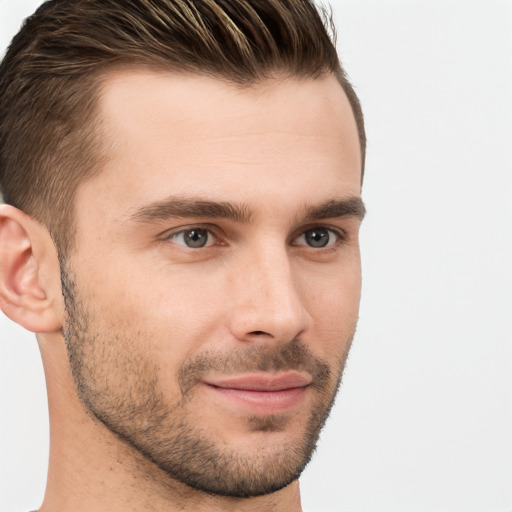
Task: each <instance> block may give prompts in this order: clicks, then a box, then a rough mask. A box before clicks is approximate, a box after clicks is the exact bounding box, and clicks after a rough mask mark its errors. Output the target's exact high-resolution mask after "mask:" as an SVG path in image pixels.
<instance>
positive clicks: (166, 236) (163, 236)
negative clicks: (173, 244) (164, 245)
mask: <svg viewBox="0 0 512 512" xmlns="http://www.w3.org/2000/svg"><path fill="white" fill-rule="evenodd" d="M194 229H203V230H205V231H208V234H209V235H210V236H213V237H214V238H215V239H216V241H218V240H219V239H220V238H221V234H220V230H219V229H218V228H217V227H216V226H212V225H211V224H188V225H185V226H179V227H175V228H171V229H167V230H165V231H163V232H162V233H160V234H159V235H158V237H157V238H158V240H160V241H162V242H169V241H170V240H171V238H172V237H175V236H177V235H179V234H181V233H184V232H186V231H193V230H194ZM207 247H208V246H207Z"/></svg>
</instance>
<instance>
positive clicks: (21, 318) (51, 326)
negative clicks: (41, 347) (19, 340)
mask: <svg viewBox="0 0 512 512" xmlns="http://www.w3.org/2000/svg"><path fill="white" fill-rule="evenodd" d="M44 229H45V228H44V227H43V226H42V225H41V224H39V223H38V222H37V221H35V220H34V219H32V218H31V217H29V216H28V215H27V214H25V213H23V212H22V211H20V210H18V209H16V208H14V207H13V206H9V205H1V206H0V308H1V309H2V311H3V312H4V313H5V314H6V315H7V316H8V317H9V318H11V320H13V321H14V322H16V323H18V324H20V325H21V326H23V327H25V328H26V329H28V330H30V331H33V332H36V333H42V332H54V331H57V330H59V329H60V326H61V324H60V322H59V316H60V315H59V314H58V311H57V308H56V307H55V306H56V301H55V300H52V296H53V295H55V292H54V288H55V287H52V286H49V280H48V278H46V279H42V276H41V274H42V267H43V266H45V267H46V271H47V272H48V263H49V262H48V261H43V260H45V255H48V248H44V247H42V246H41V245H44V244H45V243H47V242H46V241H45V237H43V236H41V233H40V231H41V230H44ZM48 238H49V237H48ZM46 259H48V258H46ZM50 272H51V270H50ZM55 273H56V276H55V279H58V275H59V272H58V268H57V269H55Z"/></svg>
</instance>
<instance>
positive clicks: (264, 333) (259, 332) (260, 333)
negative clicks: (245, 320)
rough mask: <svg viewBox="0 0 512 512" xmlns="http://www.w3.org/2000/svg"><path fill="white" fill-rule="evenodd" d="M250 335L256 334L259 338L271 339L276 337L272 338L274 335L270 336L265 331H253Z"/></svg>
mask: <svg viewBox="0 0 512 512" xmlns="http://www.w3.org/2000/svg"><path fill="white" fill-rule="evenodd" d="M249 334H254V335H257V336H261V335H264V336H270V337H271V338H273V337H274V336H272V334H270V333H269V332H265V331H252V332H250V333H249Z"/></svg>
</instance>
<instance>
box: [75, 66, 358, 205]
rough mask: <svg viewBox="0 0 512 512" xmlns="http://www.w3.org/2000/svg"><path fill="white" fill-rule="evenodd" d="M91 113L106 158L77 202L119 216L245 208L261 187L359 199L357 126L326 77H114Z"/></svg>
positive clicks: (142, 72) (263, 190)
mask: <svg viewBox="0 0 512 512" xmlns="http://www.w3.org/2000/svg"><path fill="white" fill-rule="evenodd" d="M99 105H100V117H101V123H100V124H101V129H102V130H103V135H102V137H103V139H104V140H105V141H106V144H107V146H108V150H107V152H108V158H107V161H106V163H105V165H104V168H102V170H101V172H100V173H99V174H97V175H95V176H94V177H93V178H92V179H91V180H90V181H89V182H86V183H85V184H83V185H82V186H81V189H82V190H79V195H78V200H80V195H82V196H83V195H89V196H90V197H88V198H87V199H86V200H87V201H89V200H93V201H101V200H103V201H104V202H103V205H106V204H108V205H109V209H114V208H116V207H118V208H120V209H124V210H127V209H130V208H132V207H137V205H138V204H139V203H142V202H143V201H148V200H153V201H155V200H159V199H162V198H163V197H166V196H169V195H171V194H175V195H180V194H181V195H190V193H191V192H193V193H194V194H196V195H199V196H207V197H208V198H209V199H211V198H213V199H217V200H233V201H235V200H237V201H245V202H247V201H248V200H249V202H250V199H251V196H255V195H256V194H257V193H261V194H264V195H265V194H268V188H269V186H272V187H274V188H278V189H281V190H280V191H281V192H283V191H284V190H286V191H287V192H288V195H293V194H294V193H295V192H297V193H299V189H301V190H302V192H304V190H305V189H307V188H309V189H310V190H314V189H315V188H322V186H324V187H326V188H327V187H332V186H337V187H339V188H340V191H339V193H338V194H337V195H358V194H359V192H360V190H359V189H360V169H361V156H360V148H359V140H358V134H357V128H356V123H355V120H354V116H353V114H352V111H351V107H350V104H349V102H348V100H347V98H346V96H345V93H344V92H343V90H342V88H341V86H340V85H339V84H338V82H337V80H336V79H335V77H334V76H332V75H327V76H324V77H321V78H316V79H291V78H279V77H276V78H273V79H269V80H267V81H265V82H263V83H259V84H256V85H253V86H248V87H244V88H242V87H240V86H237V85H235V84H232V83H227V82H223V81H220V80H217V79H213V78H209V77H204V76H197V75H194V76H184V75H177V74H173V73H168V72H155V71H147V70H130V71H122V72H121V71H118V72H116V73H114V74H111V75H110V76H107V77H106V78H105V80H104V81H103V85H102V88H101V92H100V102H99ZM302 192H301V193H302ZM216 194H217V196H218V197H212V195H213V196H215V195H216ZM244 196H247V197H244ZM301 200H302V198H301ZM104 207H105V206H104Z"/></svg>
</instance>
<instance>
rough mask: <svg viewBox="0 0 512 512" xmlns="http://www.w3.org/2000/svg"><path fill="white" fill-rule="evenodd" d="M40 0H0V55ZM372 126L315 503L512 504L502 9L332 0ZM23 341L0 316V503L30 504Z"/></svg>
mask: <svg viewBox="0 0 512 512" xmlns="http://www.w3.org/2000/svg"><path fill="white" fill-rule="evenodd" d="M39 3H40V2H38V1H35V0H32V1H31V0H23V1H21V0H0V52H1V49H2V48H5V47H6V45H7V44H8V41H9V39H10V37H12V35H13V34H14V33H15V31H16V30H17V28H18V26H19V23H20V21H21V19H22V18H23V17H24V16H26V15H28V14H29V13H30V12H31V11H32V10H33V9H34V8H35V6H37V5H38V4H39ZM333 4H334V8H335V14H336V20H337V25H338V28H339V43H340V49H341V57H342V60H343V62H344V64H345V66H346V68H347V70H348V72H349V75H350V77H351V78H352V81H353V83H354V84H355V87H356V90H357V91H358V93H359V95H360V98H361V100H362V103H363V106H364V110H365V114H366V118H367V130H368V139H369V143H368V161H367V171H366V172H367V174H366V180H365V185H364V196H365V200H366V203H367V207H368V211H369V213H368V217H367V219H366V220H365V223H364V224H365V226H364V229H363V233H362V249H363V267H364V289H363V300H362V305H361V314H360V323H359V331H358V334H357V337H356V341H355V344H354V347H353V351H352V354H351V357H350V359H349V364H348V369H347V372H346V375H345V379H344V385H343V387H342V390H341V394H340V397H339V399H338V404H337V406H336V407H335V409H334V411H333V413H332V417H331V419H330V422H329V423H328V427H327V428H326V430H325V431H324V433H323V435H322V440H321V443H320V446H319V449H318V452H317V454H316V457H315V459H314V461H313V462H312V463H311V465H310V466H309V468H308V469H307V470H306V473H305V474H304V476H303V478H302V492H303V502H304V507H305V509H306V510H309V511H311V512H315V511H318V512H322V511H326V512H327V511H336V512H345V511H346V512H423V511H424V512H462V511H463V512H473V511H475V512H498V511H499V512H512V390H511V388H512V348H511V342H512V321H511V316H512V315H511V313H512V271H511V267H512V197H511V196H512V172H511V171H512V169H511V167H512V165H511V159H512V158H511V156H512V155H511V147H512V129H511V123H512V1H510V0H473V1H470V0H465V1H464V2H462V1H461V2H456V1H453V0H442V1H432V0H429V1H428V2H427V1H425V0H409V1H390V0H374V1H371V0H357V1H356V0H353V1H349V0H338V1H335V2H334V3H333ZM47 439H48V427H47V411H46V395H45V384H44V378H43V373H42V368H41V363H40V360H39V355H38V351H37V346H36V342H35V338H34V336H33V335H31V334H30V333H26V332H23V330H22V329H20V328H18V327H17V326H16V325H13V324H12V323H11V322H9V321H8V320H7V319H6V318H5V317H4V316H1V315H0V512H24V511H27V510H29V509H33V508H34V507H36V506H38V505H39V503H40V501H41V499H42V494H43V490H44V484H45V473H46V463H47V453H48V441H47Z"/></svg>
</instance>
